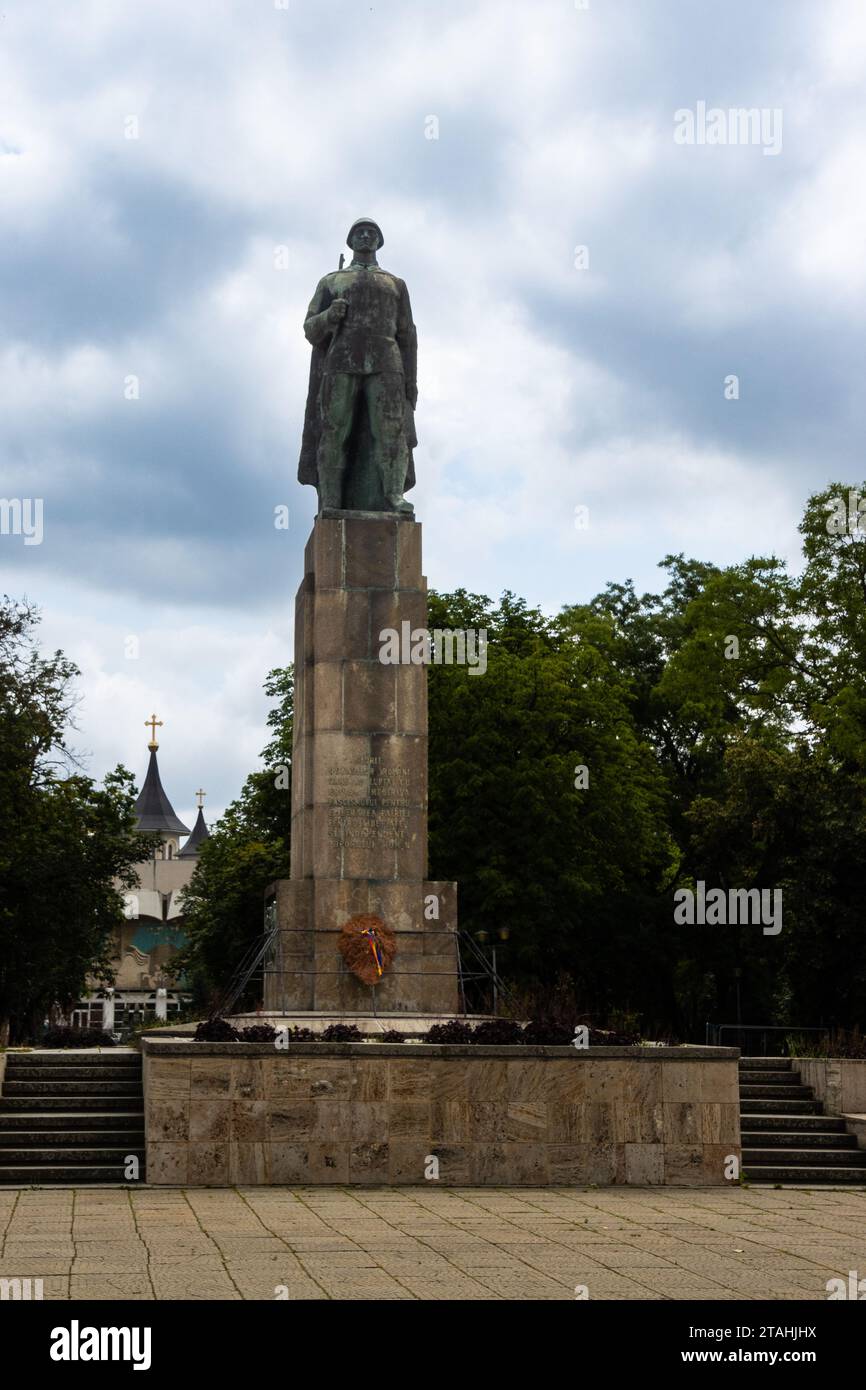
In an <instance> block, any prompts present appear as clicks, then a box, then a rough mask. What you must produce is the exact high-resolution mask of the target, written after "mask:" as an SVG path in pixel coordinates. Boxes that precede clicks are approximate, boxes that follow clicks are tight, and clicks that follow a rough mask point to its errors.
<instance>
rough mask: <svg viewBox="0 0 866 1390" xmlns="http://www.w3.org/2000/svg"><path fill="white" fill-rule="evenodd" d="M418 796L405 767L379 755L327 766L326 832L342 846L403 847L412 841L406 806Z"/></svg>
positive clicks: (411, 803) (334, 841) (415, 800)
mask: <svg viewBox="0 0 866 1390" xmlns="http://www.w3.org/2000/svg"><path fill="white" fill-rule="evenodd" d="M418 799H419V798H418V796H417V794H415V789H414V787H413V778H412V776H411V773H410V772H409V770H408V768H401V767H385V766H383V765H382V759H381V758H367V759H364V760H363V761H359V762H354V763H336V764H333V765H332V766H331V767H329V768H328V804H329V806H330V808H331V809H330V812H329V815H328V835H329V837H330V839H331V841H332V842H333V843H335V844H338V845H342V846H360V847H364V846H375V847H380V846H381V847H384V848H387V849H405V848H408V846H409V844H410V843H411V832H410V828H409V820H408V815H407V809H408V808H409V807H411V806H413V805H417V803H418Z"/></svg>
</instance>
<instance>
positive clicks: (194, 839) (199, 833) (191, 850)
mask: <svg viewBox="0 0 866 1390" xmlns="http://www.w3.org/2000/svg"><path fill="white" fill-rule="evenodd" d="M209 835H210V831H209V830H208V828H207V826H206V825H205V822H204V812H203V811H202V809H201V807H200V806H199V808H198V816H197V817H196V822H195V825H194V826H193V828H192V834H191V835H190V837H189V839H188V840H187V842H186V844H185V845H184V847H183V849H182V850H181V851H180V854H179V855H178V856H177V857H178V859H195V857H196V855H197V854H198V847H199V845H200V844H201V842H202V840H206V839H207V838H208V836H209Z"/></svg>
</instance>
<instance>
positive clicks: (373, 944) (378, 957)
mask: <svg viewBox="0 0 866 1390" xmlns="http://www.w3.org/2000/svg"><path fill="white" fill-rule="evenodd" d="M361 935H362V936H366V938H367V940H368V941H369V943H370V950H371V951H372V952H373V959H374V961H375V962H376V969H377V971H378V972H379V974H380V975H381V974H382V973H383V971H384V969H385V958H384V956H383V955H382V948H381V947H380V945H379V941H378V938H377V936H376V932H375V930H374V928H373V927H365V928H364V930H363V932H362V933H361Z"/></svg>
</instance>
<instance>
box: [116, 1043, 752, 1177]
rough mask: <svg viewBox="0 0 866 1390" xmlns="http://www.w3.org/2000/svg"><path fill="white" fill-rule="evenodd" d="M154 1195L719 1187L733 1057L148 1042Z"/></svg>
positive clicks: (681, 1052)
mask: <svg viewBox="0 0 866 1390" xmlns="http://www.w3.org/2000/svg"><path fill="white" fill-rule="evenodd" d="M143 1048H144V1054H145V1062H144V1085H145V1111H146V1131H147V1180H148V1183H150V1184H153V1185H160V1184H169V1185H178V1184H180V1185H189V1186H227V1185H233V1184H239V1185H255V1184H281V1183H285V1184H293V1183H304V1184H356V1183H357V1184H378V1185H393V1184H403V1183H406V1184H420V1183H423V1182H424V1181H425V1171H427V1172H429V1171H430V1168H429V1164H430V1159H431V1158H435V1159H436V1160H437V1162H438V1173H439V1176H438V1181H439V1183H440V1184H441V1185H444V1186H487V1185H492V1186H523V1185H525V1186H531V1187H546V1186H557V1185H563V1186H567V1185H574V1184H577V1185H580V1184H587V1183H598V1184H599V1185H604V1184H611V1183H618V1184H619V1183H624V1184H631V1185H634V1186H644V1185H647V1184H668V1185H677V1186H703V1185H722V1184H724V1183H725V1182H726V1181H727V1180H726V1178H725V1172H724V1170H725V1163H726V1161H727V1159H728V1157H729V1156H730V1155H732V1154H734V1155H737V1156H739V1153H740V1130H739V1099H738V1079H737V1057H738V1052H737V1050H736V1049H733V1048H654V1049H652V1050H650V1049H641V1048H592V1049H589V1050H588V1051H586V1052H578V1051H575V1050H574V1049H571V1048H565V1047H562V1048H526V1047H476V1046H468V1047H455V1046H450V1047H446V1046H432V1045H429V1044H396V1045H395V1044H392V1045H388V1044H372V1043H333V1044H328V1043H312V1044H299V1045H297V1046H293V1047H292V1048H291V1049H290V1050H289V1051H287V1052H278V1051H277V1050H276V1049H275V1048H273V1047H271V1046H269V1045H267V1044H256V1043H235V1044H232V1043H227V1044H211V1043H192V1042H179V1041H173V1040H170V1039H159V1040H156V1039H147V1040H145V1042H144V1044H143Z"/></svg>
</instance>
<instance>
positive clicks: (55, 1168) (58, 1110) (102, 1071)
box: [0, 1048, 144, 1187]
mask: <svg viewBox="0 0 866 1390" xmlns="http://www.w3.org/2000/svg"><path fill="white" fill-rule="evenodd" d="M132 1155H134V1156H135V1157H136V1158H137V1159H138V1161H139V1167H138V1174H139V1176H138V1182H144V1097H143V1092H142V1083H141V1056H140V1055H139V1053H137V1052H134V1051H132V1050H127V1049H125V1048H116V1049H114V1048H112V1049H110V1050H106V1051H104V1052H97V1051H93V1052H91V1051H87V1050H85V1049H82V1050H81V1051H74V1052H72V1051H70V1052H60V1051H53V1050H52V1051H48V1050H44V1051H41V1052H40V1051H34V1052H8V1053H7V1054H6V1075H5V1077H4V1079H3V1089H2V1094H0V1187H2V1186H7V1187H8V1186H14V1187H22V1186H42V1185H43V1184H46V1183H64V1184H68V1185H75V1186H82V1185H84V1186H86V1185H88V1184H93V1183H128V1182H129V1181H130V1179H129V1178H127V1176H126V1174H125V1171H124V1170H125V1166H126V1161H127V1159H128V1158H129V1157H130V1156H132Z"/></svg>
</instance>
